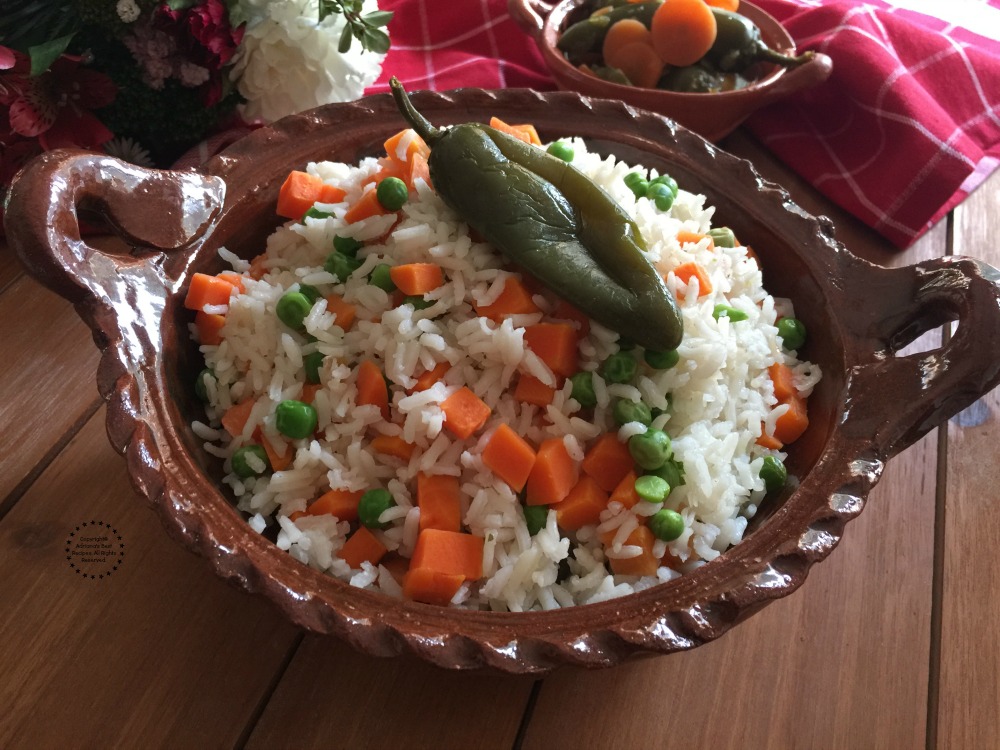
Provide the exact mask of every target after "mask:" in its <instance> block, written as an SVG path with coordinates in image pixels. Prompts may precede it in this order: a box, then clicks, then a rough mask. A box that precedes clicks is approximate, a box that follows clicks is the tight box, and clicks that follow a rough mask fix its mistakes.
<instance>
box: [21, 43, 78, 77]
mask: <svg viewBox="0 0 1000 750" xmlns="http://www.w3.org/2000/svg"><path fill="white" fill-rule="evenodd" d="M72 38H73V34H67V35H66V36H61V37H59V38H57V39H52V40H51V41H48V42H43V43H42V44H36V45H35V46H33V47H29V48H28V54H29V55H30V56H31V75H33V76H38V75H41V74H42V73H44V72H45V71H46V70H48V69H49V67H50V66H51V65H52V63H54V62H55V61H56V60H57V59H58V58H59V55H61V54H62V53H63V52H65V51H66V48H67V47H68V46H69V42H70V40H71V39H72Z"/></svg>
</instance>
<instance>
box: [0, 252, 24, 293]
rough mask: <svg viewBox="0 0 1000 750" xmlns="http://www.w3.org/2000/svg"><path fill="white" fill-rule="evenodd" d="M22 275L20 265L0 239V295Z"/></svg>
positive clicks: (22, 271)
mask: <svg viewBox="0 0 1000 750" xmlns="http://www.w3.org/2000/svg"><path fill="white" fill-rule="evenodd" d="M23 273H24V270H23V269H22V268H21V263H20V261H18V259H17V258H16V257H15V256H14V252H13V251H12V250H11V249H10V247H9V246H8V245H7V243H6V242H4V241H3V240H2V239H0V293H2V292H3V290H4V289H6V288H7V287H8V286H10V285H11V284H12V283H14V281H15V280H16V279H17V278H19V277H20V276H21V275H22V274H23Z"/></svg>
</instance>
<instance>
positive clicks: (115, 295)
mask: <svg viewBox="0 0 1000 750" xmlns="http://www.w3.org/2000/svg"><path fill="white" fill-rule="evenodd" d="M224 198H225V183H223V182H222V180H220V179H219V178H217V177H206V176H204V175H199V174H195V173H190V172H172V171H162V170H153V169H143V168H141V167H137V166H135V165H132V164H129V163H127V162H124V161H121V160H120V159H115V158H113V157H110V156H106V155H103V154H95V153H90V152H85V151H77V150H66V149H60V150H55V151H51V152H48V153H46V154H43V155H42V156H40V157H38V158H37V159H35V160H33V161H32V162H30V163H29V164H28V165H27V166H26V167H25V168H24V169H23V170H21V172H19V173H18V174H17V175H16V176H15V178H14V180H13V183H12V185H11V188H10V193H9V199H8V203H7V209H6V218H5V229H6V232H7V238H8V241H9V242H10V245H11V247H12V248H13V249H14V251H15V252H16V253H17V254H18V256H20V258H21V261H22V262H23V263H24V264H25V266H26V267H27V269H28V271H29V272H30V273H31V274H32V275H34V276H35V277H36V278H38V279H39V281H41V282H42V283H44V284H45V285H46V286H48V287H49V288H51V289H52V290H53V291H55V292H56V293H58V294H60V295H62V296H63V297H65V298H67V299H68V300H70V301H71V302H73V303H74V304H75V305H76V306H77V309H78V310H79V311H80V312H81V314H82V315H84V317H85V318H87V317H90V316H88V315H87V314H86V312H87V311H90V313H91V314H92V315H93V314H96V312H97V311H98V310H108V311H110V309H111V308H114V307H116V306H118V305H128V304H130V300H129V296H130V294H134V292H135V290H137V289H139V288H140V287H141V288H142V289H143V292H144V294H146V295H149V294H152V295H154V296H155V295H157V294H163V295H165V294H166V293H167V292H168V291H170V290H171V289H172V288H173V287H174V286H175V284H176V282H177V280H178V279H179V278H181V277H182V276H183V273H184V269H185V268H186V266H187V264H188V263H190V261H191V259H192V257H193V252H176V251H180V250H193V249H194V248H195V246H196V245H197V244H198V243H199V241H200V240H202V239H203V238H204V237H205V235H206V233H207V231H208V230H209V229H210V228H211V227H212V226H214V224H215V221H216V219H217V218H218V215H219V213H220V211H221V209H222V205H223V200H224ZM81 209H84V210H88V211H92V212H95V213H98V214H101V215H103V216H104V217H105V219H106V220H107V221H108V223H109V224H110V225H111V227H112V229H113V231H114V233H115V234H117V235H118V236H119V237H120V238H121V239H123V240H124V241H125V242H126V243H128V244H129V245H130V246H131V249H132V250H131V253H129V254H113V253H109V252H106V251H103V250H98V249H95V248H93V247H91V246H90V245H88V244H87V242H86V241H85V240H84V239H83V238H82V237H81V233H80V220H79V215H78V211H79V210H81ZM163 253H168V254H169V255H168V256H167V257H165V258H162V259H160V260H159V261H158V262H150V256H151V255H161V254H163ZM132 301H133V302H134V300H132ZM130 317H131V316H130ZM88 322H91V321H90V320H88Z"/></svg>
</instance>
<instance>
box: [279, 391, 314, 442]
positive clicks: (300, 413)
mask: <svg viewBox="0 0 1000 750" xmlns="http://www.w3.org/2000/svg"><path fill="white" fill-rule="evenodd" d="M274 421H275V425H276V426H277V428H278V432H280V433H281V434H282V435H284V436H286V437H290V438H292V439H293V440H301V439H302V438H307V437H309V436H310V435H312V434H313V433H314V432H316V425H317V423H318V421H319V418H318V417H317V415H316V410H315V409H313V408H312V407H311V406H310V405H309V404H306V403H303V402H302V401H295V400H293V399H288V400H287V401H282V402H281V403H280V404H278V406H277V407H276V408H275V410H274Z"/></svg>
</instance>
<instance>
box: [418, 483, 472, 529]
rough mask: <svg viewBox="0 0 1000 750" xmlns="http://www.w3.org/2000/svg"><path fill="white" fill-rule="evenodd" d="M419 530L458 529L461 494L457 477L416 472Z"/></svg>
mask: <svg viewBox="0 0 1000 750" xmlns="http://www.w3.org/2000/svg"><path fill="white" fill-rule="evenodd" d="M417 506H418V507H419V508H420V530H421V531H423V530H424V529H441V530H442V531H456V532H457V531H460V530H461V528H462V496H461V491H460V489H459V480H458V477H456V476H452V475H450V474H424V473H423V472H421V473H420V474H417Z"/></svg>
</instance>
